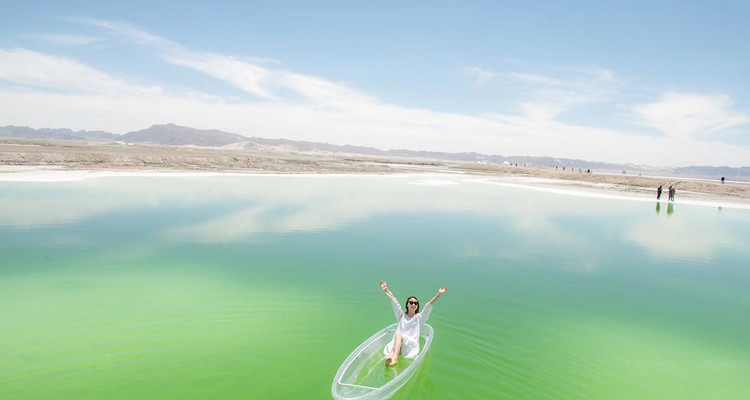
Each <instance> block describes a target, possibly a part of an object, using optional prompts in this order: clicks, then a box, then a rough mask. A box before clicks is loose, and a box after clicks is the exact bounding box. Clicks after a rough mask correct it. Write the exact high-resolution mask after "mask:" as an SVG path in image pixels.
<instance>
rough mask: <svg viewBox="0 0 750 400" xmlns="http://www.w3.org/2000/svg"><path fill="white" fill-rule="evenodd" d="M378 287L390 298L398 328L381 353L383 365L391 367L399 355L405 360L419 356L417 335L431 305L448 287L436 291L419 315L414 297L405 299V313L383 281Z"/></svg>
mask: <svg viewBox="0 0 750 400" xmlns="http://www.w3.org/2000/svg"><path fill="white" fill-rule="evenodd" d="M380 287H381V288H382V289H383V292H385V294H386V295H388V297H390V298H391V305H392V306H393V312H394V313H395V314H396V320H397V321H398V327H397V328H396V334H395V335H393V340H391V341H390V343H388V344H387V345H385V348H384V349H383V353H384V354H385V355H386V359H385V365H386V366H391V365H395V364H398V355H399V354H401V355H403V356H404V357H406V358H414V357H416V356H417V354H419V335H420V331H421V328H422V324H424V323H425V322H427V319H428V318H430V312H431V311H432V304H433V303H435V300H437V299H438V297H440V295H441V294H443V293H445V292H446V291H448V287H447V286H443V287H441V288H440V289H438V292H437V294H436V295H435V297H433V298H432V300H430V302H429V303H427V304H426V305H425V306H424V309H423V310H422V312H421V313H420V312H419V300H417V298H416V297H414V296H411V297H409V298H408V299H406V304H405V305H404V307H405V308H406V312H404V311H401V305H400V304H398V300H396V298H395V297H393V293H391V291H390V290H388V286H387V285H386V283H385V281H380Z"/></svg>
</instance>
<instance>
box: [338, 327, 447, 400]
mask: <svg viewBox="0 0 750 400" xmlns="http://www.w3.org/2000/svg"><path fill="white" fill-rule="evenodd" d="M397 326H398V324H392V325H389V326H387V327H385V328H383V329H381V330H380V331H378V332H377V333H375V334H374V335H372V336H370V338H368V339H367V340H365V341H364V342H363V343H362V344H360V345H359V346H358V347H357V348H356V349H355V350H354V351H353V352H352V353H351V354H349V357H347V359H346V360H345V361H344V363H343V364H341V367H339V370H338V371H337V372H336V376H335V377H334V378H333V385H332V386H331V394H332V395H333V398H334V399H336V400H372V399H387V398H390V397H391V396H393V395H394V394H395V393H396V392H397V391H398V390H399V389H400V388H401V387H402V386H404V384H406V382H407V381H409V379H410V378H411V377H412V376H413V375H414V373H415V372H416V370H417V368H419V365H420V364H421V363H422V360H424V358H425V355H426V354H427V351H428V350H429V349H430V345H431V344H432V339H433V336H434V331H433V329H432V327H431V326H430V325H427V324H423V325H422V328H421V330H420V332H421V334H420V336H421V340H420V341H421V342H422V346H421V350H420V352H419V354H418V355H417V357H416V358H414V359H413V360H410V359H407V358H400V359H399V363H398V364H396V365H395V366H392V367H386V366H385V355H384V354H383V348H384V347H385V345H386V344H387V343H388V342H390V341H391V339H393V335H394V334H395V333H396V327H397Z"/></svg>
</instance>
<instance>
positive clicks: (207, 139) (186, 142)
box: [0, 124, 750, 181]
mask: <svg viewBox="0 0 750 400" xmlns="http://www.w3.org/2000/svg"><path fill="white" fill-rule="evenodd" d="M0 137H12V138H25V139H55V140H80V141H88V142H105V143H106V142H110V143H111V142H125V143H139V144H157V145H164V146H202V147H232V148H244V149H274V150H282V151H296V152H326V153H348V154H361V155H370V156H382V157H410V158H426V159H435V160H443V161H467V162H478V163H488V164H503V163H510V164H518V165H536V166H551V167H555V166H557V167H559V168H562V167H567V168H582V169H592V170H594V171H597V172H618V173H619V172H621V171H627V173H629V174H644V175H668V176H684V177H693V178H709V179H718V177H721V176H724V177H726V178H727V179H729V180H741V181H750V167H740V168H733V167H709V166H690V167H680V168H669V169H665V168H654V167H648V166H642V165H629V164H628V165H625V164H609V163H603V162H594V161H586V160H576V159H568V158H553V157H528V156H501V155H487V154H480V153H475V152H469V153H445V152H431V151H415V150H380V149H376V148H372V147H361V146H351V145H344V146H338V145H332V144H328V143H319V142H306V141H294V140H287V139H264V138H258V137H247V136H242V135H238V134H235V133H228V132H222V131H219V130H215V129H211V130H201V129H195V128H190V127H186V126H178V125H175V124H165V125H153V126H151V127H149V128H146V129H142V130H139V131H134V132H128V133H126V134H124V135H118V134H114V133H109V132H104V131H73V130H70V129H48V128H43V129H33V128H29V127H25V126H5V127H0Z"/></svg>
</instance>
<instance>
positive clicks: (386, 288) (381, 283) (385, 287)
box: [380, 281, 396, 301]
mask: <svg viewBox="0 0 750 400" xmlns="http://www.w3.org/2000/svg"><path fill="white" fill-rule="evenodd" d="M380 288H381V289H383V292H385V294H386V295H388V297H390V298H391V300H393V301H396V298H395V297H393V293H391V291H390V290H388V285H386V284H385V281H380Z"/></svg>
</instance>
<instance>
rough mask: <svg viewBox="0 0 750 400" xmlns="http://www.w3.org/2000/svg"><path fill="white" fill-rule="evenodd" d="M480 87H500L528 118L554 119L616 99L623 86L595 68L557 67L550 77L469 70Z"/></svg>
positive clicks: (620, 81)
mask: <svg viewBox="0 0 750 400" xmlns="http://www.w3.org/2000/svg"><path fill="white" fill-rule="evenodd" d="M466 71H467V73H468V74H469V76H470V77H472V79H473V81H474V83H475V84H477V85H489V84H492V85H495V86H499V87H501V88H502V89H503V90H502V93H503V95H504V96H505V97H506V98H508V99H509V100H511V101H512V102H514V103H515V104H516V106H517V108H518V110H519V111H520V112H521V113H522V114H523V115H524V116H525V117H526V118H531V119H536V120H545V119H546V120H553V119H556V118H558V117H559V116H560V115H561V114H563V113H565V112H567V111H570V110H572V109H575V108H576V107H579V106H582V105H586V104H591V103H596V102H603V101H606V100H608V99H611V98H613V97H614V94H615V93H617V92H618V91H619V89H620V87H622V85H623V84H624V83H623V82H622V80H621V79H619V78H617V76H616V75H615V74H614V72H612V71H610V70H608V69H606V68H602V67H596V66H589V67H581V68H556V69H554V70H553V71H550V73H548V74H540V73H535V72H519V71H510V72H505V71H492V70H488V69H485V68H480V67H470V68H467V69H466Z"/></svg>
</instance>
